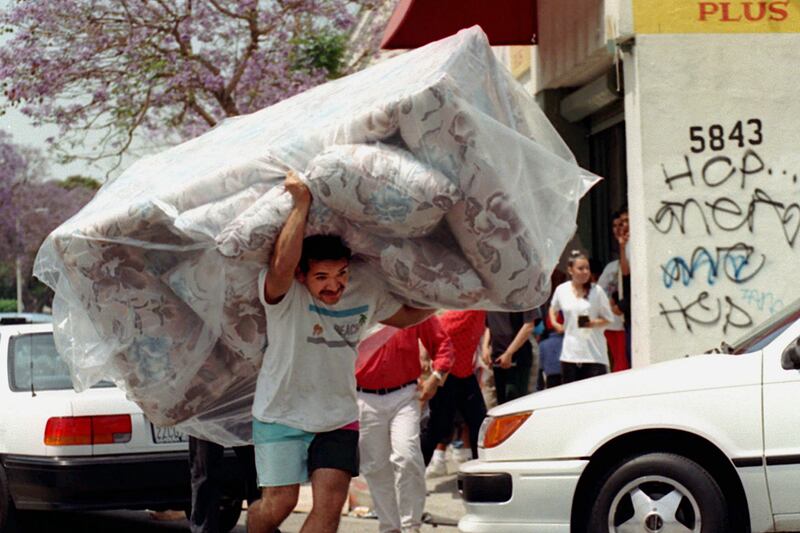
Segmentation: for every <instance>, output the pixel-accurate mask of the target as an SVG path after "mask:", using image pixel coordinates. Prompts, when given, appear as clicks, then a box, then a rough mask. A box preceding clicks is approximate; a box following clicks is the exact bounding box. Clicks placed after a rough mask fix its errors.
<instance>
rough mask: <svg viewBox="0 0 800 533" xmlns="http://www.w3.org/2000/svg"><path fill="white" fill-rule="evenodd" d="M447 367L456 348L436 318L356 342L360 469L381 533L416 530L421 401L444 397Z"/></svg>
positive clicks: (421, 478)
mask: <svg viewBox="0 0 800 533" xmlns="http://www.w3.org/2000/svg"><path fill="white" fill-rule="evenodd" d="M420 342H421V343H422V345H423V346H424V347H425V349H426V350H427V352H428V354H429V357H430V359H431V366H432V369H433V371H432V372H431V374H430V375H429V376H428V378H427V379H425V380H421V378H420V376H421V367H420V350H419V343H420ZM376 343H377V344H378V346H377V347H373V346H374V345H375V344H376ZM452 366H453V345H452V344H451V342H450V338H449V337H448V336H447V334H446V333H445V331H444V329H443V328H442V327H441V326H440V325H439V319H438V318H437V317H435V316H432V317H430V318H429V319H427V320H426V321H424V322H422V323H420V324H417V325H416V326H412V327H410V328H406V329H403V330H398V329H396V328H391V327H384V328H383V330H381V331H378V332H377V333H375V334H374V335H372V336H371V337H368V338H367V339H365V340H364V342H362V343H361V345H360V346H359V357H358V359H357V361H356V384H357V390H358V412H359V428H360V438H359V441H358V446H359V451H360V454H361V473H362V475H363V476H364V478H365V479H366V480H367V484H368V485H369V491H370V494H371V495H372V502H373V508H374V510H375V514H376V515H377V516H378V530H379V531H380V533H400V532H403V533H412V532H413V533H418V532H419V530H420V527H421V526H422V513H423V510H424V508H425V492H426V489H425V463H424V461H423V456H422V450H421V449H420V411H421V405H422V403H423V402H425V401H428V400H431V398H436V397H437V396H438V394H441V393H438V394H437V389H439V388H440V387H441V386H442V384H443V383H446V381H445V378H446V377H447V374H448V372H450V369H451V367H452ZM418 380H419V383H418ZM447 381H450V380H449V379H447ZM417 385H418V386H417Z"/></svg>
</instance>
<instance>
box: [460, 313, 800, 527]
mask: <svg viewBox="0 0 800 533" xmlns="http://www.w3.org/2000/svg"><path fill="white" fill-rule="evenodd" d="M721 349H722V351H724V352H730V353H726V354H709V355H699V356H695V357H688V358H684V359H679V360H674V361H670V362H666V363H661V364H656V365H652V366H649V367H646V368H642V369H638V370H633V371H627V372H621V373H617V374H610V375H606V376H601V377H598V378H593V379H589V380H586V381H583V382H578V383H573V384H569V385H563V386H561V387H556V388H553V389H549V390H545V391H542V392H539V393H535V394H532V395H529V396H526V397H524V398H519V399H518V400H515V401H513V402H509V403H506V404H504V405H501V406H498V407H496V408H494V409H492V410H491V411H490V412H489V416H488V417H487V419H486V421H485V422H484V425H483V427H482V429H481V437H480V444H481V446H482V448H481V449H480V452H479V458H478V459H477V460H475V461H471V462H468V463H465V464H463V465H462V466H461V468H460V472H459V488H460V490H461V494H462V498H463V500H464V503H465V507H466V514H465V515H464V516H463V517H462V519H461V520H460V522H459V528H460V529H461V531H464V532H469V533H484V532H491V533H500V532H502V533H517V532H519V533H522V532H526V533H550V532H552V533H556V532H573V533H577V532H581V533H582V532H585V531H588V532H590V533H599V532H603V533H634V532H642V533H677V532H686V533H688V532H702V533H729V532H752V533H757V532H762V531H800V302H796V303H795V304H794V305H792V306H789V308H787V309H786V310H785V312H783V313H781V314H780V315H779V316H776V317H774V318H773V319H771V320H770V321H768V322H767V323H765V324H763V325H762V326H760V327H758V328H756V330H754V332H753V333H752V334H750V335H748V337H747V338H745V339H743V340H742V341H740V342H738V343H736V344H734V345H733V346H728V345H725V344H723V346H722V347H721Z"/></svg>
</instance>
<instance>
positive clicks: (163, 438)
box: [150, 424, 189, 444]
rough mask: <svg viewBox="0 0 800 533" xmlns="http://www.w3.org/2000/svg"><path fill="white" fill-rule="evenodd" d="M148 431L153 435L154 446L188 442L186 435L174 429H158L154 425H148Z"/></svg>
mask: <svg viewBox="0 0 800 533" xmlns="http://www.w3.org/2000/svg"><path fill="white" fill-rule="evenodd" d="M150 430H151V432H152V434H153V442H155V443H156V444H174V443H176V442H189V437H187V436H186V433H183V432H182V431H179V430H177V429H175V428H174V427H159V426H156V425H154V424H150Z"/></svg>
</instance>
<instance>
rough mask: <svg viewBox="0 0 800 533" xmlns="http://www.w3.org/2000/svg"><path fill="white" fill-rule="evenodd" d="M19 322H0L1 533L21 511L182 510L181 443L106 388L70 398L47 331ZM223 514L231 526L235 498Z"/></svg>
mask: <svg viewBox="0 0 800 533" xmlns="http://www.w3.org/2000/svg"><path fill="white" fill-rule="evenodd" d="M4 322H5V324H4ZM15 322H19V320H15V319H5V318H4V319H2V320H0V533H6V532H7V531H12V530H13V527H14V523H15V522H16V520H15V516H16V514H17V510H89V509H154V510H163V509H188V508H189V507H190V505H191V490H190V484H189V460H188V446H187V444H186V440H187V439H186V437H185V435H183V434H181V433H180V432H177V431H175V430H174V429H173V428H157V427H155V426H153V425H152V424H151V423H150V422H149V421H148V420H147V419H146V418H145V416H144V414H143V413H142V411H141V409H140V408H139V407H138V406H137V405H136V404H134V403H133V402H130V401H128V400H127V399H126V398H125V395H124V393H123V392H122V391H121V390H120V389H118V388H116V387H115V386H114V385H113V384H111V383H103V382H101V383H100V384H98V385H97V386H95V387H93V388H91V389H89V390H87V391H85V392H82V393H76V392H75V391H74V390H73V389H72V382H71V381H70V377H69V371H68V368H67V366H66V364H65V363H64V361H63V360H62V359H61V358H60V356H59V355H58V353H57V352H56V348H55V345H54V343H53V335H52V325H50V324H18V323H15ZM31 376H33V379H31ZM226 461H230V462H231V465H232V467H233V468H237V467H238V466H237V464H236V460H235V457H234V456H233V454H232V453H230V454H226ZM226 482H227V481H226ZM222 509H223V514H222V515H221V517H220V521H221V522H222V523H223V524H229V523H230V521H231V520H232V524H235V523H236V519H238V515H239V513H240V512H241V500H238V501H232V502H227V503H226V505H225V506H224V507H223V508H222ZM225 513H227V514H229V515H231V516H227V515H226V514H225ZM233 515H235V517H234V516H233ZM230 527H233V525H231V526H230ZM226 531H227V529H226Z"/></svg>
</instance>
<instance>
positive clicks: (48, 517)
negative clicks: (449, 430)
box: [23, 461, 464, 533]
mask: <svg viewBox="0 0 800 533" xmlns="http://www.w3.org/2000/svg"><path fill="white" fill-rule="evenodd" d="M457 470H458V463H456V462H454V461H448V475H446V476H442V477H436V478H432V479H428V480H427V482H426V483H427V487H428V497H427V500H426V503H425V510H426V511H427V512H429V513H430V514H431V515H432V517H433V523H432V524H425V525H423V527H422V533H455V532H456V531H458V528H457V524H458V519H459V518H460V517H461V516H462V515H463V514H464V507H463V505H462V503H461V499H460V498H459V495H458V491H457V488H456V472H457ZM308 508H310V487H307V486H304V487H302V488H301V498H300V503H299V504H298V510H297V511H295V512H294V513H292V514H291V515H290V516H289V518H288V519H287V520H286V522H284V524H283V525H282V526H281V532H282V533H297V532H298V531H300V527H301V526H302V525H303V521H304V520H305V519H306V516H307V509H308ZM23 516H24V518H23V524H24V529H23V531H24V532H25V533H50V532H52V531H56V530H57V531H59V532H60V533H108V532H109V531H113V532H114V533H167V532H179V531H180V532H186V531H189V522H188V521H187V520H186V519H185V518H183V517H182V513H175V512H170V513H151V512H148V511H101V512H89V513H67V512H35V513H23ZM246 517H247V512H246V511H245V512H243V513H242V517H241V518H240V519H239V524H238V525H237V526H236V527H235V528H234V529H233V530H232V531H233V533H247V529H246V527H245V523H246ZM377 531H378V521H377V520H376V519H374V518H357V517H353V516H343V517H342V522H341V524H340V526H339V532H340V533H377Z"/></svg>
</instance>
